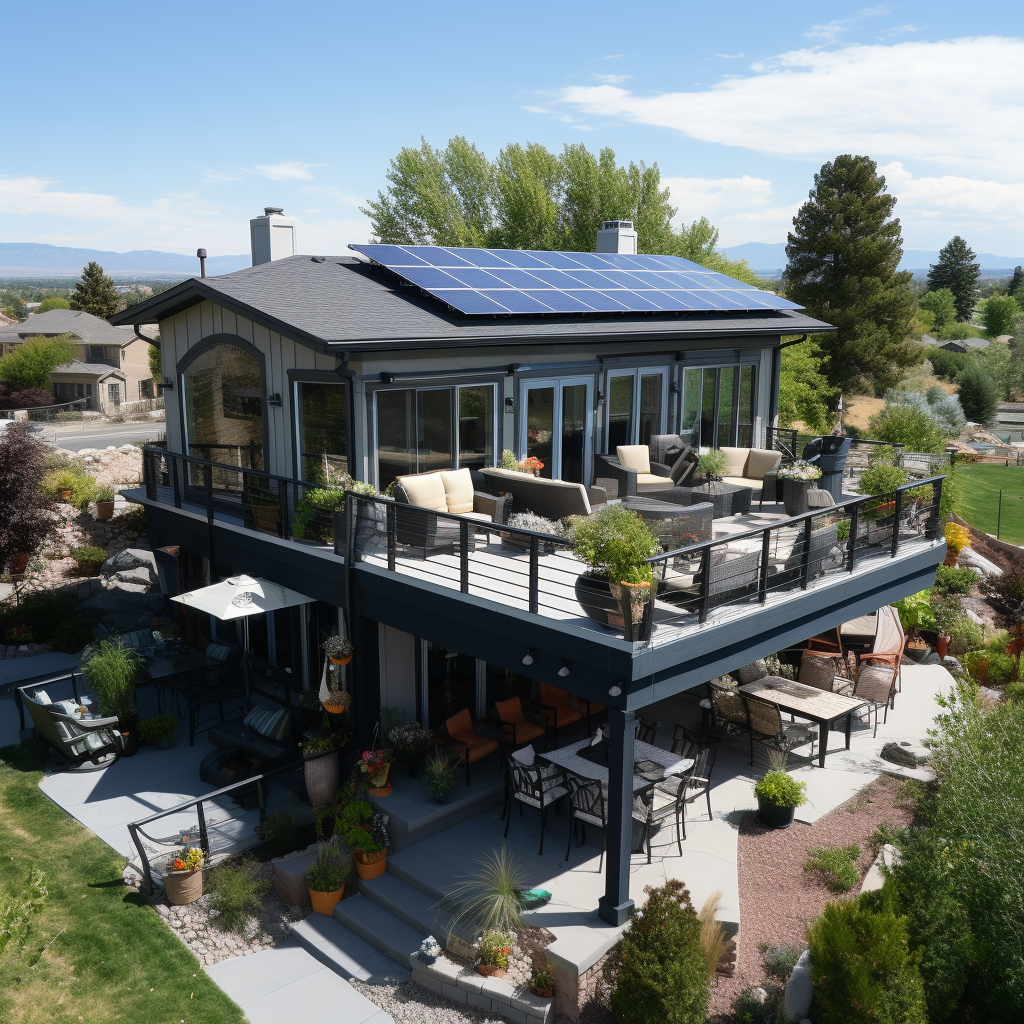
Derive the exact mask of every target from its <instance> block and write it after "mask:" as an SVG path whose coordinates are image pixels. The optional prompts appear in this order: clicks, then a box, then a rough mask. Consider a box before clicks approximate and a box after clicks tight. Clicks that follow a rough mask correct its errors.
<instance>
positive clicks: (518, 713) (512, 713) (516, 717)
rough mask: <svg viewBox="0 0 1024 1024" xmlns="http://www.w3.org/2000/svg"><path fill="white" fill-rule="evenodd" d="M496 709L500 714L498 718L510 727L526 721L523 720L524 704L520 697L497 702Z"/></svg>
mask: <svg viewBox="0 0 1024 1024" xmlns="http://www.w3.org/2000/svg"><path fill="white" fill-rule="evenodd" d="M494 707H495V710H496V711H497V712H498V717H499V718H500V719H501V720H502V721H503V722H507V723H508V724H509V725H518V724H519V723H520V722H522V721H525V719H524V718H523V702H522V701H521V700H520V699H519V698H518V697H510V698H509V699H508V700H499V701H495V704H494Z"/></svg>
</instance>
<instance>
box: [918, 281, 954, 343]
mask: <svg viewBox="0 0 1024 1024" xmlns="http://www.w3.org/2000/svg"><path fill="white" fill-rule="evenodd" d="M918 305H919V306H920V307H921V308H922V309H927V310H928V311H929V312H930V313H931V314H932V317H933V318H934V324H933V330H934V331H935V333H936V335H938V334H941V333H942V332H943V331H944V330H945V329H946V328H947V327H948V326H949V325H950V324H951V323H953V321H954V320H956V300H955V299H954V298H953V293H952V292H951V291H950V290H949V289H948V288H939V289H938V291H934V292H925V294H924V295H922V296H921V300H920V302H919V303H918Z"/></svg>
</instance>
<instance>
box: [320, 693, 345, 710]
mask: <svg viewBox="0 0 1024 1024" xmlns="http://www.w3.org/2000/svg"><path fill="white" fill-rule="evenodd" d="M320 704H321V706H322V707H323V709H324V711H326V712H327V713H328V714H329V715H343V714H345V712H346V711H347V710H348V709H349V708H350V707H351V705H352V695H351V694H350V693H349V692H348V691H347V690H328V691H327V697H326V699H324V700H321V701H320Z"/></svg>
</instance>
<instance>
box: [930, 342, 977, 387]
mask: <svg viewBox="0 0 1024 1024" xmlns="http://www.w3.org/2000/svg"><path fill="white" fill-rule="evenodd" d="M969 361H970V357H969V356H968V355H967V353H966V352H947V351H946V350H945V349H941V348H935V349H932V350H930V351H929V352H928V362H930V363H931V364H932V370H933V371H934V373H935V376H936V377H945V379H946V380H948V381H954V380H956V378H957V377H958V376H959V374H960V372H961V370H963V369H964V368H965V367H966V366H967V364H968V362H969Z"/></svg>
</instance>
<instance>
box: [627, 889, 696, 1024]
mask: <svg viewBox="0 0 1024 1024" xmlns="http://www.w3.org/2000/svg"><path fill="white" fill-rule="evenodd" d="M644 892H645V893H646V894H647V903H646V905H645V906H644V908H643V910H642V911H639V912H638V913H637V914H636V916H635V917H634V918H633V920H632V922H631V923H630V926H629V928H628V929H627V930H626V932H625V933H624V934H623V936H622V942H621V945H620V952H619V968H618V976H617V978H616V984H615V990H614V991H613V992H612V996H611V1008H612V1011H613V1012H614V1013H615V1015H616V1017H617V1018H618V1019H619V1020H620V1021H623V1022H624V1024H704V1020H705V1019H706V1017H707V1012H708V1003H709V1000H710V986H709V983H708V972H707V962H706V960H705V958H704V951H703V950H702V949H701V945H700V921H699V920H698V919H697V914H696V912H695V911H694V909H693V904H692V902H691V901H690V893H689V891H688V890H687V888H686V886H685V885H683V883H682V882H680V881H678V880H677V879H671V880H669V881H668V882H666V883H665V885H663V886H660V887H659V888H656V889H655V888H653V887H651V886H646V887H645V889H644Z"/></svg>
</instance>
